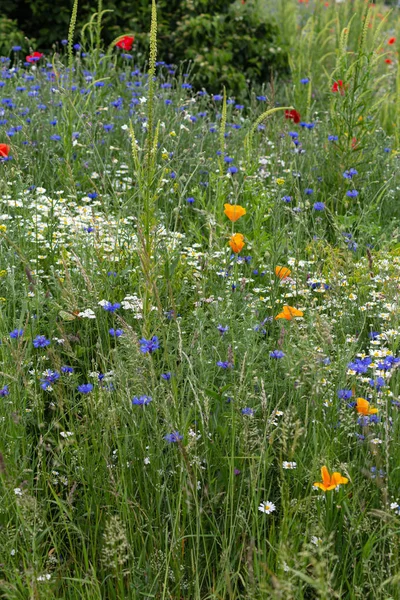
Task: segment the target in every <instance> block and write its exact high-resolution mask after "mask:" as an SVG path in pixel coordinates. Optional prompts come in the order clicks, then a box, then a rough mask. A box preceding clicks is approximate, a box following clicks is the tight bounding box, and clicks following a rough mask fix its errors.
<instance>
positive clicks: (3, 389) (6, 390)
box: [0, 385, 10, 398]
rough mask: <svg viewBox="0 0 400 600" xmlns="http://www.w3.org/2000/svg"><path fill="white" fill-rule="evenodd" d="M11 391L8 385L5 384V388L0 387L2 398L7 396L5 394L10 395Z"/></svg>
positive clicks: (0, 396)
mask: <svg viewBox="0 0 400 600" xmlns="http://www.w3.org/2000/svg"><path fill="white" fill-rule="evenodd" d="M9 393H10V390H9V389H8V385H5V386H4V387H3V388H1V389H0V398H5V396H8V395H9Z"/></svg>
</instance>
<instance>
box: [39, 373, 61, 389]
mask: <svg viewBox="0 0 400 600" xmlns="http://www.w3.org/2000/svg"><path fill="white" fill-rule="evenodd" d="M57 379H60V373H58V371H52V370H51V369H47V371H45V372H44V373H43V377H42V379H41V380H40V387H41V388H42V389H43V390H47V389H48V388H50V387H51V384H52V383H55V382H56V381H57Z"/></svg>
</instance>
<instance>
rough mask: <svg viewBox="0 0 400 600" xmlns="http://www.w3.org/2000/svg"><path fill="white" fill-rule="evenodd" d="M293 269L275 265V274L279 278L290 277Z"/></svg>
mask: <svg viewBox="0 0 400 600" xmlns="http://www.w3.org/2000/svg"><path fill="white" fill-rule="evenodd" d="M291 272H292V271H291V270H290V269H288V268H287V267H279V266H276V267H275V275H276V276H277V277H279V279H285V277H289V275H290V273H291Z"/></svg>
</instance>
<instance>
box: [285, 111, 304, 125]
mask: <svg viewBox="0 0 400 600" xmlns="http://www.w3.org/2000/svg"><path fill="white" fill-rule="evenodd" d="M300 118H301V117H300V113H299V112H297V110H294V109H293V110H285V119H291V120H292V121H293V123H300Z"/></svg>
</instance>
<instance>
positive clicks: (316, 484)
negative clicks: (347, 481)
mask: <svg viewBox="0 0 400 600" xmlns="http://www.w3.org/2000/svg"><path fill="white" fill-rule="evenodd" d="M314 486H315V487H317V488H319V489H320V490H324V492H326V490H327V489H328V487H327V486H326V485H325V484H323V483H320V482H319V481H316V482H315V483H314Z"/></svg>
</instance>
